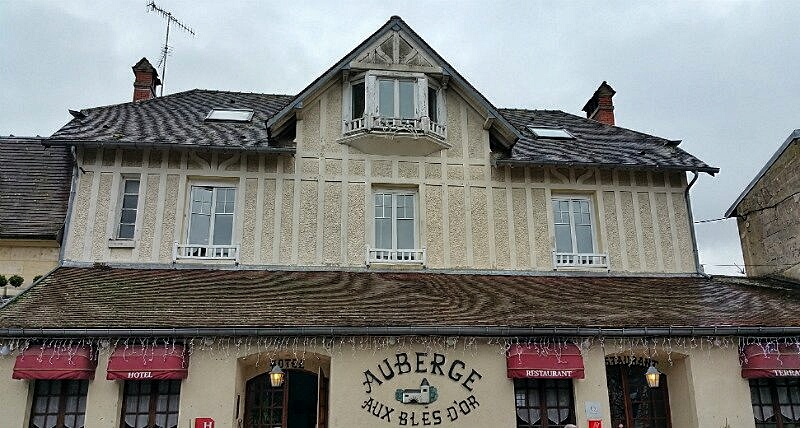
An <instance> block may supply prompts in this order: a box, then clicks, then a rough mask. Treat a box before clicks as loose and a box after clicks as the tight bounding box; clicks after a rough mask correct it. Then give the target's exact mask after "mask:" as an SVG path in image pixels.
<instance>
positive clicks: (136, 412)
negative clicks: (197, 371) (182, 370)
mask: <svg viewBox="0 0 800 428" xmlns="http://www.w3.org/2000/svg"><path fill="white" fill-rule="evenodd" d="M180 392H181V381H179V380H153V381H149V380H145V381H138V380H137V381H125V397H124V401H123V404H122V423H121V424H120V426H121V428H150V427H161V428H175V427H177V426H178V400H179V398H180Z"/></svg>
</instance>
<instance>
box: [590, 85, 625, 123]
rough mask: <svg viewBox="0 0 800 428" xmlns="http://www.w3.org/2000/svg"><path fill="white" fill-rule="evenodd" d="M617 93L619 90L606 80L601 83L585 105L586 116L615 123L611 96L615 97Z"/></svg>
mask: <svg viewBox="0 0 800 428" xmlns="http://www.w3.org/2000/svg"><path fill="white" fill-rule="evenodd" d="M616 93H617V91H615V90H614V89H613V88H612V87H611V86H609V85H608V83H606V81H605V80H604V81H603V83H601V84H600V87H599V88H597V90H596V91H594V95H592V98H590V99H589V101H587V102H586V105H585V106H583V111H585V112H586V117H588V118H589V119H592V120H596V121H598V122H603V123H605V124H608V125H613V124H614V103H613V102H612V101H611V98H613V97H614V94H616Z"/></svg>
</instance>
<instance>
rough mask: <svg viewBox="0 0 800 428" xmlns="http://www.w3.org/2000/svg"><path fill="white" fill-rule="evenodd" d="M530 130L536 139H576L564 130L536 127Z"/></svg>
mask: <svg viewBox="0 0 800 428" xmlns="http://www.w3.org/2000/svg"><path fill="white" fill-rule="evenodd" d="M528 130H529V131H531V132H533V135H534V136H535V137H536V138H557V139H565V140H572V139H574V138H575V137H574V136H573V135H572V134H570V133H569V131H567V130H566V129H564V128H539V127H536V126H529V127H528Z"/></svg>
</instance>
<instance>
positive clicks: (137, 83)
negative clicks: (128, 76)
mask: <svg viewBox="0 0 800 428" xmlns="http://www.w3.org/2000/svg"><path fill="white" fill-rule="evenodd" d="M132 68H133V75H134V77H135V79H134V81H133V101H134V102H137V101H146V100H150V99H153V98H155V97H156V87H157V86H159V85H161V80H159V78H158V71H156V69H155V67H153V65H152V64H150V61H148V60H147V58H142V59H140V60H139V62H137V63H136V65H134V66H133V67H132Z"/></svg>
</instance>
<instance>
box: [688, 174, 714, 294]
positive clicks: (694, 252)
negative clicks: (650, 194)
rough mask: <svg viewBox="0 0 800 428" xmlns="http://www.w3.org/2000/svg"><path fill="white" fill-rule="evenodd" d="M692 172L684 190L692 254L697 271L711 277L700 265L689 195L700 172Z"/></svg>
mask: <svg viewBox="0 0 800 428" xmlns="http://www.w3.org/2000/svg"><path fill="white" fill-rule="evenodd" d="M692 174H694V177H692V181H690V182H689V185H688V186H686V190H684V191H683V198H684V199H685V200H686V212H687V214H688V216H689V236H690V237H691V238H692V255H694V266H695V269H697V273H699V274H700V275H703V276H705V277H707V278H709V277H710V276H709V275H708V274H707V273H705V272H704V271H703V267H702V266H701V265H700V252H699V251H698V249H697V234H696V233H695V230H694V214H692V200H691V198H690V197H689V190H691V188H692V186H693V185H694V183H695V182H696V181H697V178H698V177H699V176H700V174H698V173H697V171H692Z"/></svg>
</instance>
